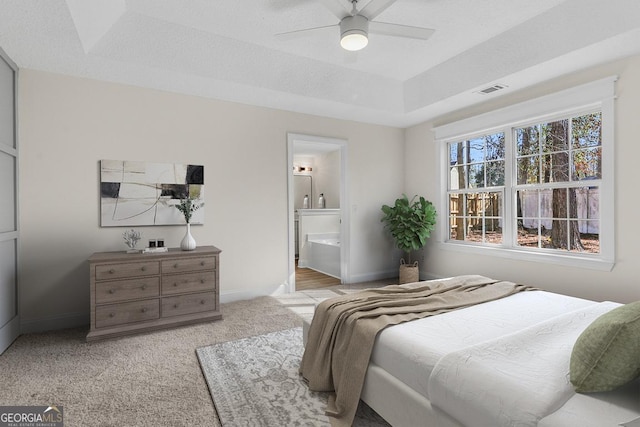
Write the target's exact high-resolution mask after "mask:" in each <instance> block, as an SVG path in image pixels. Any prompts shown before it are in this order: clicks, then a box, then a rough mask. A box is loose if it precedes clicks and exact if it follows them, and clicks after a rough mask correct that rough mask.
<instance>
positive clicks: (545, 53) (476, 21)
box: [0, 0, 640, 127]
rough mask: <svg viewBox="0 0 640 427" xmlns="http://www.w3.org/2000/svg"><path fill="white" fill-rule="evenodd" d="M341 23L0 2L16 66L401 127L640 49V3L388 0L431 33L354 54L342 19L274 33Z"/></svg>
mask: <svg viewBox="0 0 640 427" xmlns="http://www.w3.org/2000/svg"><path fill="white" fill-rule="evenodd" d="M325 1H326V0H325ZM335 1H342V0H335ZM369 1H371V0H360V1H359V3H358V8H359V9H360V8H362V7H366V5H367V3H368V2H369ZM344 2H345V3H346V6H347V7H348V6H349V1H348V0H344ZM338 21H339V20H338V18H337V17H336V16H335V15H333V14H332V13H331V12H330V11H329V9H328V8H326V7H325V6H324V5H323V3H322V1H321V0H253V1H249V0H189V1H178V0H1V1H0V47H2V48H3V49H4V50H5V52H7V54H8V55H9V56H10V57H11V58H12V59H13V61H14V62H16V63H17V64H18V66H19V67H22V68H29V69H36V70H44V71H50V72H55V73H62V74H68V75H73V76H80V77H87V78H94V79H99V80H107V81H113V82H120V83H125V84H131V85H136V86H143V87H150V88H157V89H161V90H168V91H173V92H178V93H185V94H192V95H197V96H203V97H210V98H216V99H223V100H229V101H235V102H241V103H246V104H252V105H259V106H265V107H272V108H279V109H284V110H291V111H297V112H302V113H308V114H316V115H321V116H328V117H337V118H343V119H348V120H356V121H362V122H368V123H379V124H384V125H390V126H397V127H406V126H410V125H413V124H416V123H419V122H422V121H425V120H428V119H431V118H434V117H437V116H439V115H441V114H444V113H446V112H449V111H452V110H455V109H458V108H461V107H464V106H467V105H472V104H475V103H479V102H483V101H485V100H487V99H491V97H495V96H501V95H502V94H504V93H509V92H512V91H516V90H520V89H522V88H524V87H527V86H530V85H533V84H536V83H539V82H541V81H544V80H547V79H550V78H553V77H557V76H560V75H563V74H566V73H570V72H572V71H576V70H579V69H582V68H585V67H589V66H593V65H596V64H599V63H603V62H607V61H610V60H614V59H617V58H621V57H625V56H629V55H633V54H637V53H640V1H639V0H606V1H605V0H536V1H531V0H485V1H478V0H396V1H395V2H394V3H393V4H392V5H391V6H389V7H388V8H387V9H386V10H384V11H383V12H382V13H381V14H380V15H379V16H378V17H377V18H375V21H382V22H391V23H396V24H403V25H411V26H420V27H428V28H432V29H434V30H435V33H434V34H433V36H431V38H430V39H429V40H426V41H425V40H414V39H405V38H397V37H391V36H384V35H378V34H371V35H370V38H369V45H368V46H367V47H366V48H365V49H364V50H362V51H359V52H356V53H351V52H346V51H344V50H342V48H341V47H340V45H339V40H338V39H339V30H338V28H337V27H331V28H327V29H324V30H319V31H316V32H311V33H305V36H304V37H277V36H276V34H278V33H282V32H287V31H292V30H298V29H302V28H308V27H319V26H324V25H333V24H337V23H338ZM496 83H500V84H504V85H507V86H508V88H507V89H504V90H502V91H499V92H497V93H494V94H492V95H481V94H478V93H476V92H477V91H478V90H480V89H483V88H485V87H487V86H491V85H493V84H496Z"/></svg>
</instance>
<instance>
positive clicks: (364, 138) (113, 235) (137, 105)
mask: <svg viewBox="0 0 640 427" xmlns="http://www.w3.org/2000/svg"><path fill="white" fill-rule="evenodd" d="M19 115H20V116H19V132H20V165H19V167H20V221H21V246H20V271H19V274H20V276H19V280H20V289H21V315H22V323H23V331H29V330H38V329H45V328H55V327H64V326H73V325H77V324H82V323H86V322H87V321H88V307H89V283H88V282H89V281H88V277H89V272H88V265H87V262H86V260H87V258H88V257H89V256H90V255H91V254H92V253H93V252H96V251H114V250H124V249H125V246H124V243H123V240H122V237H121V235H122V232H123V230H124V228H119V227H118V228H100V227H99V193H98V190H99V186H98V182H99V160H100V159H115V160H139V161H148V162H176V163H178V162H179V163H196V164H203V165H204V166H205V186H206V187H205V188H206V190H205V191H206V196H205V201H206V218H205V225H203V226H194V227H192V234H193V235H194V237H195V239H196V241H197V242H198V244H199V245H215V246H218V247H219V248H220V249H222V250H223V252H222V255H221V273H220V279H221V286H220V287H221V294H222V300H223V302H224V301H225V300H226V301H229V300H232V299H238V298H249V297H252V296H255V295H265V294H270V293H272V292H274V291H275V290H277V289H278V288H279V287H280V286H281V285H282V284H283V283H285V281H286V280H287V263H288V259H287V257H288V253H287V248H288V246H287V239H288V235H287V233H288V226H287V164H286V163H287V137H286V135H287V132H295V133H303V134H310V135H320V136H328V137H337V138H342V139H345V140H348V159H349V160H348V161H349V168H348V176H347V177H346V179H347V180H348V186H349V192H350V206H349V207H348V209H350V210H351V212H350V213H351V236H350V237H351V253H350V254H349V256H350V259H351V269H350V280H351V281H358V280H364V279H367V278H372V277H383V276H385V275H386V276H388V275H389V274H393V272H394V271H395V270H396V264H395V262H394V260H393V259H392V257H391V256H390V255H389V254H390V253H391V247H392V243H391V241H390V240H389V238H388V237H387V236H386V235H385V234H384V232H383V230H382V226H381V224H380V222H379V219H380V206H381V205H382V204H383V203H389V201H390V200H391V201H392V200H394V199H395V198H396V197H397V196H398V195H399V194H401V193H402V190H403V174H402V167H403V162H404V158H403V154H402V153H403V148H402V147H403V144H404V139H403V137H404V132H403V131H402V130H400V129H395V128H390V127H383V126H373V125H367V124H361V123H355V122H348V121H340V120H334V119H326V118H320V117H314V116H310V115H303V114H295V113H289V112H283V111H278V110H272V109H266V108H260V107H252V106H247V105H241V104H234V103H229V102H221V101H214V100H209V99H203V98H198V97H193V96H184V95H178V94H173V93H167V92H161V91H155V90H149V89H141V88H135V87H130V86H125V85H121V84H113V83H107V82H99V81H93V80H87V79H80V78H74V77H66V76H61V75H56V74H50V73H45V72H40V71H32V70H21V75H20V81H19ZM138 229H139V230H141V231H142V232H143V242H144V241H146V239H148V238H150V237H164V238H165V240H166V243H167V245H168V246H178V244H179V241H180V239H181V238H182V236H183V235H184V231H185V230H184V227H181V226H165V227H139V228H138Z"/></svg>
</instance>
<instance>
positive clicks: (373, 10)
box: [358, 0, 396, 21]
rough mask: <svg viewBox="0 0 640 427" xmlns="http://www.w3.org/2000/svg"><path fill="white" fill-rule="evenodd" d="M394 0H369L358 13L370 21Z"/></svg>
mask: <svg viewBox="0 0 640 427" xmlns="http://www.w3.org/2000/svg"><path fill="white" fill-rule="evenodd" d="M395 1H396V0H371V1H370V2H369V3H368V4H367V5H366V6H365V7H363V8H362V10H361V11H360V12H358V14H359V15H362V16H364V17H365V18H367V19H368V20H369V21H371V20H373V19H374V18H375V17H376V16H378V15H380V14H381V13H382V12H384V11H385V10H386V9H387V8H388V7H389V6H391V5H392V4H393V3H395Z"/></svg>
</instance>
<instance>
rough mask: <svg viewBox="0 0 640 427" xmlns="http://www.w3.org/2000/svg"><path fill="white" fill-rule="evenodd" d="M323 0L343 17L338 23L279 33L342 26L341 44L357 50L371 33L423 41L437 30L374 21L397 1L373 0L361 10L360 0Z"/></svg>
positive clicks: (328, 7)
mask: <svg viewBox="0 0 640 427" xmlns="http://www.w3.org/2000/svg"><path fill="white" fill-rule="evenodd" d="M319 1H320V2H321V3H322V4H323V5H324V6H325V7H326V8H327V9H329V11H331V13H333V14H334V15H336V16H337V17H338V19H340V22H339V23H338V24H333V25H325V26H322V27H314V28H305V29H302V30H294V31H288V32H285V33H280V34H277V36H291V35H294V36H296V35H303V34H304V33H308V32H311V31H315V30H320V29H323V28H329V27H338V26H339V27H340V46H342V48H343V49H346V50H350V51H356V50H360V49H363V48H364V47H365V46H367V44H368V43H369V32H371V33H377V34H385V35H388V36H396V37H408V38H412V39H420V40H426V39H428V38H429V37H430V36H431V35H432V34H433V33H434V30H432V29H431V28H422V27H413V26H409V25H401V24H391V23H388V22H378V21H374V20H373V19H375V18H376V17H377V16H378V15H379V14H381V13H382V12H383V11H384V10H385V9H387V8H388V7H389V6H391V5H392V4H393V3H394V2H395V1H396V0H371V1H370V2H369V3H367V4H366V5H365V6H364V7H363V8H362V9H360V10H358V0H319ZM361 1H364V0H361ZM347 2H350V3H351V10H349V7H348V6H347Z"/></svg>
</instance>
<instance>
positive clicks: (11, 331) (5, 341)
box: [0, 48, 20, 354]
mask: <svg viewBox="0 0 640 427" xmlns="http://www.w3.org/2000/svg"><path fill="white" fill-rule="evenodd" d="M0 60H2V61H3V62H5V63H6V64H7V65H8V66H9V68H11V69H12V70H13V139H14V140H13V144H12V145H13V147H12V146H8V145H6V144H0V151H1V152H2V153H4V154H6V155H8V156H12V157H13V158H14V162H15V167H14V171H13V173H14V181H13V186H14V188H13V191H14V198H15V206H14V207H13V214H14V230H11V231H8V232H2V233H0V242H10V241H13V242H14V251H15V260H14V270H13V272H14V276H13V285H14V287H15V300H14V304H15V306H14V307H15V315H14V316H13V317H12V318H11V319H9V320H8V321H7V322H6V323H5V324H3V325H0V354H2V353H3V352H4V351H5V350H6V349H7V348H9V346H10V345H11V344H12V343H13V341H15V339H16V338H18V336H19V335H20V286H19V281H18V268H19V256H20V239H19V236H20V234H19V233H20V215H19V211H18V205H19V203H18V201H19V199H18V194H19V193H18V191H19V182H18V178H19V167H20V166H19V150H18V140H19V138H18V66H17V65H16V64H15V63H14V62H13V61H12V60H11V58H9V56H8V55H7V54H6V52H5V51H4V50H3V49H2V48H0Z"/></svg>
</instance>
